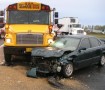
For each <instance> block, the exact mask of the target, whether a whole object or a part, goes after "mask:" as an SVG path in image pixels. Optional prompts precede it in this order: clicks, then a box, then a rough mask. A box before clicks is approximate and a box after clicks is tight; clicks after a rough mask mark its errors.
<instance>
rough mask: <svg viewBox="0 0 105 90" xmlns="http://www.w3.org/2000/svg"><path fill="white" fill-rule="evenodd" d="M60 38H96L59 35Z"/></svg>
mask: <svg viewBox="0 0 105 90" xmlns="http://www.w3.org/2000/svg"><path fill="white" fill-rule="evenodd" d="M57 37H58V38H79V39H82V38H89V37H94V36H89V35H59V36H57Z"/></svg>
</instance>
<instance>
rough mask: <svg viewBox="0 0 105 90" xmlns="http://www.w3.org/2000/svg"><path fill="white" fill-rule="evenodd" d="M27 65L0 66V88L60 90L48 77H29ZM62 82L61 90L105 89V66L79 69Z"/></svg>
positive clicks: (1, 55)
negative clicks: (50, 83)
mask: <svg viewBox="0 0 105 90" xmlns="http://www.w3.org/2000/svg"><path fill="white" fill-rule="evenodd" d="M1 45H3V40H1V39H0V46H1ZM2 60H4V56H3V47H0V62H1V61H2ZM26 67H27V66H26V65H23V66H22V65H21V66H14V67H7V66H0V83H2V84H1V85H0V90H59V88H58V89H57V88H54V87H52V86H51V85H49V84H48V82H47V81H46V80H47V78H46V77H45V78H38V79H33V78H31V79H30V78H27V77H26V75H25V73H26V71H27V68H26ZM4 74H5V75H4ZM60 83H62V84H63V85H64V87H65V88H62V89H61V90H105V66H104V67H98V66H97V65H94V66H90V67H87V68H83V69H80V70H77V71H75V72H74V74H73V76H72V77H70V78H67V79H64V78H63V79H61V80H60ZM11 86H12V87H11Z"/></svg>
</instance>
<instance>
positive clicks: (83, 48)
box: [78, 47, 86, 52]
mask: <svg viewBox="0 0 105 90" xmlns="http://www.w3.org/2000/svg"><path fill="white" fill-rule="evenodd" d="M84 50H86V48H85V47H80V48H79V50H78V51H79V52H81V51H84Z"/></svg>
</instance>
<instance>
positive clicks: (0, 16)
mask: <svg viewBox="0 0 105 90" xmlns="http://www.w3.org/2000/svg"><path fill="white" fill-rule="evenodd" d="M4 25H5V23H4V11H3V10H1V11H0V39H1V38H4V37H5V27H4Z"/></svg>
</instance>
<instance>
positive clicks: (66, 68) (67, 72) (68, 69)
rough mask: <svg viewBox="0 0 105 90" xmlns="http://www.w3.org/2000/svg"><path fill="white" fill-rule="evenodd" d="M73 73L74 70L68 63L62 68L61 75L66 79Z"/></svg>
mask: <svg viewBox="0 0 105 90" xmlns="http://www.w3.org/2000/svg"><path fill="white" fill-rule="evenodd" d="M73 71H74V70H73V64H72V62H70V63H68V64H66V65H64V66H63V75H64V77H66V78H68V77H70V76H71V75H72V73H73Z"/></svg>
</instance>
